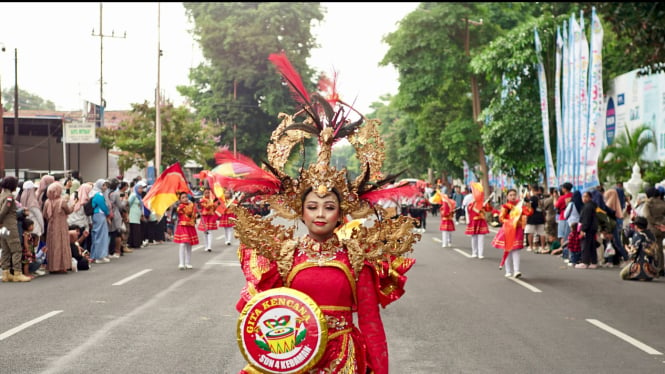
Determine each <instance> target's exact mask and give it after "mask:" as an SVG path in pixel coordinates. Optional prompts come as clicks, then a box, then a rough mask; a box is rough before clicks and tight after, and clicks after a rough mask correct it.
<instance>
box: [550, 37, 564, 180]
mask: <svg viewBox="0 0 665 374" xmlns="http://www.w3.org/2000/svg"><path fill="white" fill-rule="evenodd" d="M562 52H563V39H562V38H561V29H560V28H558V27H557V29H556V68H555V70H554V117H555V120H556V171H557V175H559V176H561V169H562V164H563V155H562V153H563V152H562V148H563V146H562V145H563V119H562V118H561V58H562V56H561V53H562ZM560 184H561V183H560V182H559V180H558V178H557V180H556V184H555V185H553V186H552V187H558V186H559V185H560Z"/></svg>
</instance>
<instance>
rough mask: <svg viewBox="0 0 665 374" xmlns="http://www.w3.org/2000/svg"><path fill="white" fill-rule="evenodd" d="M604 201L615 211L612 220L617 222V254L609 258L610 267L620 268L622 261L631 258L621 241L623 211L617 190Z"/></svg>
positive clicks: (613, 233) (611, 192)
mask: <svg viewBox="0 0 665 374" xmlns="http://www.w3.org/2000/svg"><path fill="white" fill-rule="evenodd" d="M603 199H604V201H605V205H607V206H608V207H609V208H610V209H611V210H613V211H614V216H611V217H610V219H613V220H614V221H616V225H614V230H613V231H612V240H611V243H612V246H613V247H614V249H615V250H616V253H615V254H614V255H613V256H610V257H611V258H608V259H607V260H608V261H607V265H608V266H612V267H613V266H619V265H620V264H621V260H623V261H628V260H629V256H628V252H627V251H626V248H624V246H623V241H622V240H621V231H622V228H623V209H621V201H620V200H619V193H618V192H617V190H616V189H614V188H611V189H609V190H607V191H605V193H604V194H603Z"/></svg>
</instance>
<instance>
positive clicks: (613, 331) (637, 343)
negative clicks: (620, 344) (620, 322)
mask: <svg viewBox="0 0 665 374" xmlns="http://www.w3.org/2000/svg"><path fill="white" fill-rule="evenodd" d="M586 321H587V322H589V323H590V324H592V325H595V326H596V327H598V328H600V329H602V330H605V331H607V332H609V333H610V334H612V335H614V336H616V337H618V338H620V339H623V340H624V341H626V342H628V343H630V344H632V345H634V346H635V347H637V348H639V349H641V350H643V351H644V352H646V353H648V354H650V355H662V353H660V352H658V351H657V350H655V349H653V348H651V347H649V346H648V345H646V344H644V343H642V342H640V341H639V340H637V339H635V338H633V337H630V336H628V335H626V334H624V333H622V332H621V331H619V330H617V329H615V328H613V327H610V326H608V325H606V324H604V323H602V322H600V321H599V320H597V319H588V318H587V320H586Z"/></svg>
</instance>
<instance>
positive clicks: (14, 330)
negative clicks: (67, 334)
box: [0, 310, 62, 341]
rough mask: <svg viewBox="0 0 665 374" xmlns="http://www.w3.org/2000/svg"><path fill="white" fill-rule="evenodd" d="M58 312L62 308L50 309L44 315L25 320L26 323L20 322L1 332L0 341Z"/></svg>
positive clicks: (60, 311)
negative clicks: (50, 310) (18, 324)
mask: <svg viewBox="0 0 665 374" xmlns="http://www.w3.org/2000/svg"><path fill="white" fill-rule="evenodd" d="M59 313H62V310H54V311H52V312H50V313H46V314H44V315H43V316H41V317H37V318H35V319H33V320H32V321H28V322H26V323H23V324H21V325H20V326H17V327H14V328H13V329H11V330H7V331H5V332H3V333H2V334H0V341H1V340H5V339H7V338H8V337H10V336H12V335H14V334H16V333H17V332H21V331H23V330H25V329H27V328H28V327H30V326H32V325H36V324H37V323H39V322H41V321H43V320H45V319H47V318H51V317H53V316H54V315H56V314H59Z"/></svg>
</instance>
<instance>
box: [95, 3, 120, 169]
mask: <svg viewBox="0 0 665 374" xmlns="http://www.w3.org/2000/svg"><path fill="white" fill-rule="evenodd" d="M92 36H99V126H100V127H104V109H105V108H106V101H105V100H104V38H120V39H125V38H127V32H126V31H125V33H124V34H123V35H122V36H116V35H115V31H111V35H108V34H107V35H104V29H103V28H102V3H101V2H100V3H99V33H98V34H95V29H94V28H93V29H92ZM108 173H109V155H108V152H106V174H107V175H108Z"/></svg>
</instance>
